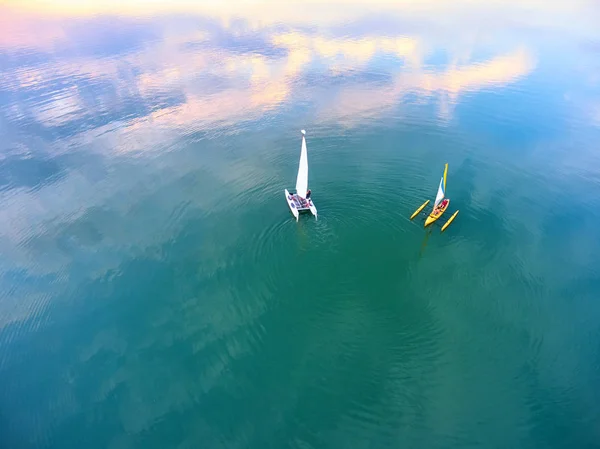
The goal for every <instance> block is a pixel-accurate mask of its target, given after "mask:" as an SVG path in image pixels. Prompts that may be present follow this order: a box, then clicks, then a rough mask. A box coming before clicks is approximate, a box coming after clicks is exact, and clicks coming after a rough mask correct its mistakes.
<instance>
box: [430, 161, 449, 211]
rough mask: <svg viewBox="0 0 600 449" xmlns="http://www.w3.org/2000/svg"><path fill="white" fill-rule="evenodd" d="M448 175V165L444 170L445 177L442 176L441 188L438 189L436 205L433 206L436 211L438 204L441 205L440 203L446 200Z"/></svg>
mask: <svg viewBox="0 0 600 449" xmlns="http://www.w3.org/2000/svg"><path fill="white" fill-rule="evenodd" d="M447 174H448V164H446V167H445V168H444V176H442V179H440V186H439V187H438V192H437V195H436V196H435V203H434V205H433V208H434V209H435V208H436V207H437V205H438V204H440V202H441V201H442V200H443V199H444V196H445V195H446V175H447Z"/></svg>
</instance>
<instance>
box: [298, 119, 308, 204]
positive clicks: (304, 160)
mask: <svg viewBox="0 0 600 449" xmlns="http://www.w3.org/2000/svg"><path fill="white" fill-rule="evenodd" d="M305 135H306V131H304V130H302V150H301V152H300V166H299V167H298V177H297V178H296V194H297V195H298V196H300V197H301V198H306V191H307V190H308V156H307V154H306V138H305Z"/></svg>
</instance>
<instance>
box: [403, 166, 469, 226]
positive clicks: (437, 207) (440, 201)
mask: <svg viewBox="0 0 600 449" xmlns="http://www.w3.org/2000/svg"><path fill="white" fill-rule="evenodd" d="M447 175H448V164H446V167H445V168H444V175H443V176H442V179H440V185H439V187H438V192H437V195H436V196H435V201H434V203H433V208H432V209H431V212H430V213H429V214H428V215H427V218H426V219H425V227H427V226H429V225H431V224H433V223H435V222H436V221H437V220H438V218H440V217H441V216H442V215H443V214H444V212H446V210H447V209H448V206H450V198H446V177H447ZM429 202H430V200H427V201H425V202H424V203H423V204H422V205H421V206H420V207H419V208H418V209H417V210H416V211H415V212H414V213H413V214H412V215H411V216H410V219H411V220H412V219H414V218H415V217H417V216H418V215H419V214H421V212H423V210H424V209H425V208H426V207H427V205H428V204H429ZM458 212H459V211H456V212H454V213H453V214H452V216H451V217H450V218H449V219H448V221H446V223H444V224H443V225H442V231H441V232H444V231H445V230H446V228H448V226H450V224H451V223H452V222H453V221H454V219H455V218H456V216H457V215H458Z"/></svg>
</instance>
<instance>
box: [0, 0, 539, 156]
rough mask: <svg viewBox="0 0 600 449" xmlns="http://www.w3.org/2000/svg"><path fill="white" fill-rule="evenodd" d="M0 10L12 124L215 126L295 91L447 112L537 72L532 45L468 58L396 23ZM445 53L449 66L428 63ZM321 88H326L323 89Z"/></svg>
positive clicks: (314, 99)
mask: <svg viewBox="0 0 600 449" xmlns="http://www.w3.org/2000/svg"><path fill="white" fill-rule="evenodd" d="M64 5H68V4H67V3H65V4H64ZM5 12H8V14H5V15H4V17H5V18H4V19H3V23H5V24H8V25H9V26H8V27H7V28H6V29H5V30H4V31H2V32H0V49H1V52H0V57H4V59H5V60H6V61H7V62H8V64H7V65H6V66H7V68H5V69H4V70H3V76H4V81H3V82H2V85H1V86H0V88H1V89H2V91H3V92H4V97H5V98H7V100H8V101H6V102H5V103H6V104H5V105H4V106H5V114H6V115H7V117H6V118H7V119H8V122H9V123H12V124H13V125H15V126H23V124H26V125H28V126H30V127H33V128H34V129H38V130H46V131H52V130H55V131H56V130H58V129H59V128H61V127H62V128H68V134H69V135H72V134H73V133H74V131H75V133H81V132H90V131H91V132H94V130H95V129H98V128H99V127H102V126H105V125H108V124H112V125H114V123H115V122H119V123H120V124H121V126H120V127H114V126H112V128H111V129H112V130H113V131H116V132H132V131H136V132H142V129H143V128H144V124H147V125H148V126H151V127H152V128H155V127H156V126H160V127H161V128H171V129H179V130H182V128H186V129H187V131H188V132H190V131H193V130H206V129H214V128H219V127H222V126H227V125H230V124H233V123H235V122H237V121H243V120H255V119H258V118H260V117H262V116H264V114H267V113H276V112H277V111H278V110H279V109H280V108H281V107H282V106H284V105H285V106H290V107H293V106H294V102H295V101H297V100H302V101H308V102H309V103H312V104H313V106H314V107H315V109H316V114H317V116H318V117H319V118H320V119H321V120H325V121H327V122H333V123H335V122H340V123H343V124H344V125H349V124H350V123H357V122H360V121H361V120H364V119H366V118H372V117H376V116H377V115H378V114H381V113H382V112H384V111H386V110H387V109H389V108H390V107H393V106H394V105H396V104H399V103H400V102H401V101H402V99H403V98H404V97H405V96H407V95H410V94H415V95H416V96H418V97H420V98H423V99H425V100H427V99H434V100H439V103H440V104H441V107H440V115H442V116H446V117H447V116H448V115H449V114H451V111H452V108H453V105H454V104H455V103H456V102H457V101H458V100H459V98H460V96H461V94H462V93H464V92H474V91H479V90H483V89H486V88H494V87H502V86H504V85H506V84H509V83H513V82H515V81H517V80H519V79H521V78H523V77H525V76H527V75H528V74H529V73H531V71H532V70H534V69H535V58H534V57H533V55H532V52H531V50H529V49H527V48H523V47H522V46H519V45H514V46H513V48H512V49H508V50H503V51H502V52H500V53H499V54H497V55H491V56H489V57H488V58H487V59H485V60H481V59H479V60H464V58H462V55H463V54H465V53H467V54H468V53H470V52H471V51H472V48H465V49H463V50H462V51H461V53H460V54H457V55H453V54H451V53H452V52H456V50H455V49H453V48H452V47H450V46H449V47H447V48H445V47H443V46H442V47H440V46H439V44H435V43H434V44H433V45H432V43H431V42H429V41H428V36H427V33H423V34H417V35H405V34H402V32H401V28H399V30H398V33H397V34H396V35H392V36H390V35H386V36H378V35H373V34H364V33H363V34H360V33H359V34H354V35H343V36H336V35H335V34H336V33H334V32H332V29H333V28H332V29H328V28H327V27H323V26H321V27H318V28H313V29H308V30H307V29H302V27H299V28H298V29H294V27H293V26H290V25H287V24H286V25H285V26H283V28H286V29H285V30H283V31H282V30H281V28H282V26H273V25H265V26H264V27H262V28H261V27H260V26H258V25H257V24H256V23H254V22H253V21H252V20H249V19H237V20H232V19H231V18H229V20H223V18H221V20H214V19H211V18H210V17H198V18H197V19H194V18H187V19H182V21H183V24H184V25H183V26H182V27H181V28H180V29H178V28H177V26H176V25H177V20H178V19H177V18H172V17H167V18H155V19H149V18H144V19H135V20H134V19H132V18H125V19H119V20H113V19H106V18H103V17H92V18H88V17H85V18H81V17H66V18H64V17H58V18H57V17H51V18H45V17H39V16H37V15H33V14H29V15H27V14H26V13H22V12H18V13H17V12H13V11H12V10H5ZM10 14H15V17H14V18H11V16H10ZM12 19H14V20H12ZM266 22H268V20H266ZM345 30H346V31H348V30H351V26H350V25H349V24H346V27H345ZM36 33H37V34H36ZM40 33H41V34H40ZM32 36H40V38H32ZM440 50H442V51H445V52H447V53H448V56H449V59H450V63H449V64H432V63H426V62H425V61H426V60H427V59H428V58H429V57H430V56H431V55H432V53H434V52H436V51H440ZM65 80H68V82H65ZM328 80H331V83H328ZM373 80H375V81H373ZM314 81H317V82H314ZM317 85H326V86H327V89H328V95H327V96H326V97H324V96H322V95H321V91H320V90H319V89H318V88H317ZM24 96H25V97H27V96H28V97H29V98H27V101H25V102H23V101H22V99H23V97H24ZM324 100H326V101H324ZM350 117H351V120H349V118H350ZM102 132H105V130H103V131H102ZM50 134H53V136H54V138H56V137H57V136H61V137H62V136H63V134H62V133H60V132H59V133H58V134H56V133H52V132H50ZM136 149H138V148H128V149H123V148H121V149H120V150H136Z"/></svg>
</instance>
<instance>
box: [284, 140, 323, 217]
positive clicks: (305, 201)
mask: <svg viewBox="0 0 600 449" xmlns="http://www.w3.org/2000/svg"><path fill="white" fill-rule="evenodd" d="M301 132H302V148H301V149H300V164H299V165H298V176H297V177H296V192H295V193H290V192H289V191H288V189H285V200H286V201H287V203H288V206H289V207H290V211H291V212H292V215H293V216H294V217H296V221H298V217H299V216H300V213H301V212H307V211H310V212H311V213H312V214H313V215H314V216H315V217H316V216H317V208H316V207H315V205H314V203H313V201H312V198H311V197H310V195H311V192H310V189H309V188H308V155H307V151H306V131H304V130H302V131H301Z"/></svg>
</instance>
